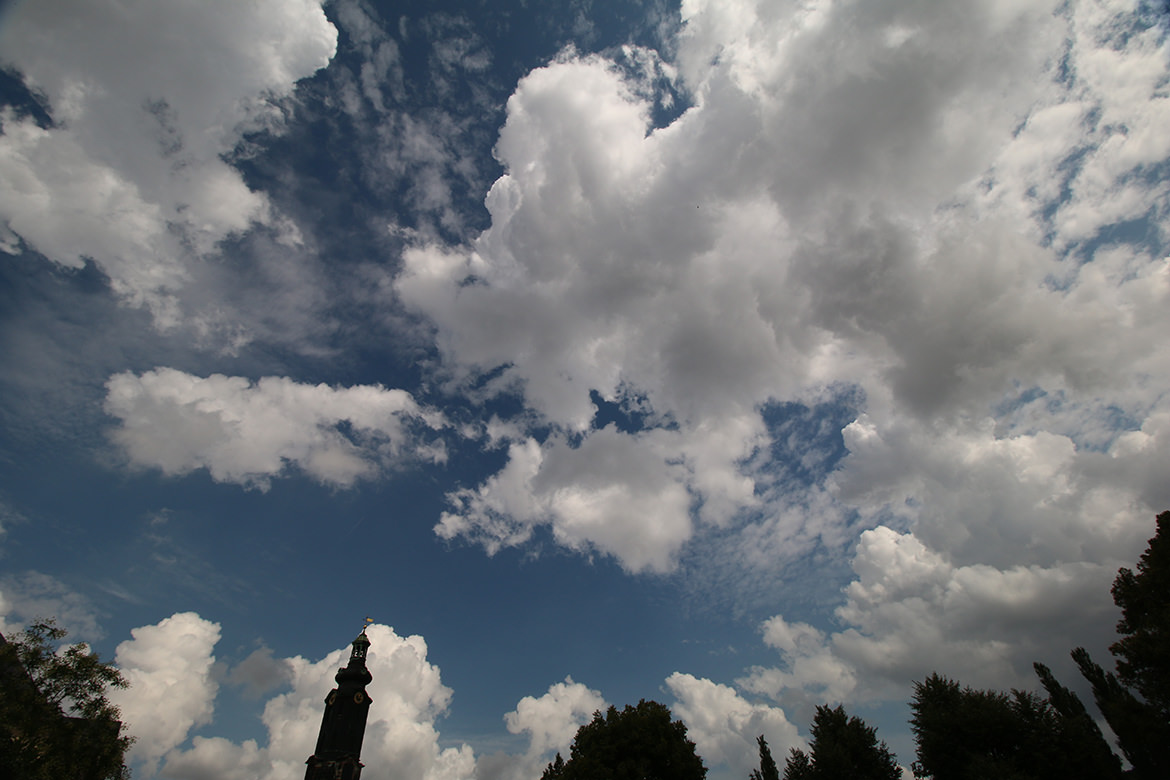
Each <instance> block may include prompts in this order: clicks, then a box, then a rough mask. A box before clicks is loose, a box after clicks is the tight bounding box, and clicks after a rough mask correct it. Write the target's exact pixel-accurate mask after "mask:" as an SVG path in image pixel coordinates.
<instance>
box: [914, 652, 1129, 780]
mask: <svg viewBox="0 0 1170 780" xmlns="http://www.w3.org/2000/svg"><path fill="white" fill-rule="evenodd" d="M1037 666H1038V668H1037V673H1038V674H1039V675H1040V679H1041V682H1043V683H1044V685H1045V688H1046V689H1048V692H1049V698H1047V699H1045V698H1042V697H1040V696H1038V695H1036V694H1034V693H1029V692H1027V691H1016V690H1013V691H1012V692H1011V693H1003V692H1002V691H981V690H974V689H972V688H970V687H963V688H961V687H960V686H959V683H957V682H955V681H953V680H948V679H946V678H945V677H940V676H939V675H937V674H932V675H931V676H930V677H928V678H926V680H924V681H923V682H921V683H916V684H915V686H914V698H913V700H912V701H911V704H910V707H911V710H912V712H913V716H912V718H911V720H910V725H911V728H912V729H913V731H914V736H915V740H916V742H917V747H918V760H917V761H916V762H915V764H914V775H915V777H918V778H932V779H933V780H976V778H985V777H996V778H1020V779H1021V780H1024V779H1027V780H1050V779H1051V780H1074V779H1075V780H1107V779H1108V778H1117V777H1119V776H1120V772H1121V766H1120V764H1119V763H1118V762H1117V759H1116V757H1115V756H1113V755H1112V753H1111V752H1110V751H1109V747H1108V745H1107V744H1106V743H1105V738H1104V737H1103V736H1102V735H1101V732H1100V729H1098V728H1097V725H1096V724H1095V723H1094V722H1093V721H1092V719H1091V718H1090V717H1089V716H1088V713H1087V712H1086V711H1085V708H1084V705H1083V704H1081V702H1080V699H1078V698H1077V697H1076V696H1075V694H1073V693H1072V692H1071V691H1069V690H1068V689H1067V688H1064V687H1063V686H1060V685H1059V683H1057V682H1056V680H1055V679H1054V678H1053V677H1052V675H1051V673H1050V672H1049V671H1048V669H1047V667H1044V666H1043V665H1037Z"/></svg>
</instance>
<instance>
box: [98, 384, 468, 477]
mask: <svg viewBox="0 0 1170 780" xmlns="http://www.w3.org/2000/svg"><path fill="white" fill-rule="evenodd" d="M106 388H107V391H108V392H107V396H106V401H105V410H106V412H107V413H108V414H110V415H111V416H114V417H117V418H118V419H119V420H120V425H119V427H118V428H116V429H115V430H114V431H113V433H112V435H113V438H114V440H115V441H116V442H117V443H118V444H119V445H120V446H121V447H122V448H123V449H124V450H125V452H126V454H127V456H128V457H129V459H130V461H131V463H133V464H134V465H137V466H142V467H147V468H157V469H160V470H161V471H162V472H163V473H165V474H172V475H173V474H185V473H188V472H190V471H193V470H195V469H199V468H206V469H207V470H208V471H209V472H210V473H211V476H212V477H213V478H214V479H216V480H217V481H220V482H234V483H238V484H242V485H249V486H256V487H261V488H264V487H266V486H267V485H268V481H269V480H270V479H271V478H272V477H276V476H279V475H281V474H282V473H283V472H285V470H286V469H287V468H288V466H289V465H295V466H296V467H297V468H299V469H300V470H302V471H303V472H305V473H307V474H309V475H311V476H313V477H315V478H316V479H318V480H320V481H321V482H324V483H327V484H333V485H338V486H343V487H345V486H349V485H352V484H353V483H354V482H355V481H356V480H358V479H362V478H369V477H372V476H374V475H375V474H377V473H378V472H379V470H380V469H381V468H383V467H384V466H386V465H389V464H393V463H396V462H400V461H402V460H404V459H409V458H421V459H425V460H431V461H441V460H443V458H444V453H445V450H444V449H443V448H442V445H441V442H435V441H427V440H424V439H423V438H422V436H421V433H418V431H421V430H422V429H429V430H435V429H438V428H441V427H442V426H443V419H442V416H441V415H439V414H438V413H436V412H432V411H429V410H427V409H424V408H423V407H420V406H419V405H418V404H416V403H415V401H414V399H413V398H412V397H411V395H410V393H407V392H406V391H404V390H392V389H386V388H384V387H381V386H379V385H357V386H354V387H348V388H334V387H329V386H327V385H308V384H301V383H298V382H295V381H293V380H291V379H288V378H284V377H264V378H262V379H260V380H259V381H257V382H256V383H255V384H253V383H252V382H250V381H249V380H247V379H245V378H243V377H227V376H223V375H221V374H213V375H211V376H209V377H205V378H204V377H197V376H192V375H191V374H187V373H184V372H182V371H177V370H175V369H171V368H158V369H155V370H153V371H147V372H146V373H144V374H141V375H136V374H133V373H130V372H126V373H122V374H116V375H114V376H112V377H111V378H110V380H109V381H108V382H107V384H106ZM342 427H345V428H347V429H348V433H345V432H343V430H342Z"/></svg>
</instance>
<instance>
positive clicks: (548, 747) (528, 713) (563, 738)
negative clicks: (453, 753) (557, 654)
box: [504, 677, 606, 771]
mask: <svg viewBox="0 0 1170 780" xmlns="http://www.w3.org/2000/svg"><path fill="white" fill-rule="evenodd" d="M605 708H606V703H605V699H603V698H602V697H601V694H600V693H598V692H597V691H594V690H590V689H589V688H588V687H586V686H584V685H582V684H581V683H578V682H573V678H571V677H566V678H565V681H564V682H559V683H554V684H553V685H550V686H549V687H548V692H547V693H545V694H544V695H542V696H540V697H532V696H525V697H524V698H523V699H521V700H520V701H519V702H517V703H516V709H514V710H513V711H511V712H509V713H508V714H506V715H505V716H504V723H505V724H507V727H508V731H509V732H511V733H512V734H521V733H527V734H528V736H529V742H528V756H529V757H530V758H534V759H545V760H546V759H547V758H548V757H549V755H550V754H552V753H553V752H554V751H559V752H560V753H562V754H563V755H564V756H566V757H567V756H568V752H569V745H570V744H571V743H572V741H573V737H575V736H576V734H577V729H579V728H580V727H581V726H583V725H585V724H586V723H588V722H589V720H590V719H591V718H592V717H593V713H595V712H598V711H602V710H604V709H605ZM535 769H536V771H540V769H541V767H539V766H537V767H535Z"/></svg>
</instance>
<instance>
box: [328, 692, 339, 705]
mask: <svg viewBox="0 0 1170 780" xmlns="http://www.w3.org/2000/svg"><path fill="white" fill-rule="evenodd" d="M335 701H337V691H333V692H332V693H330V694H329V698H328V699H326V700H325V703H326V704H332V703H333V702H335Z"/></svg>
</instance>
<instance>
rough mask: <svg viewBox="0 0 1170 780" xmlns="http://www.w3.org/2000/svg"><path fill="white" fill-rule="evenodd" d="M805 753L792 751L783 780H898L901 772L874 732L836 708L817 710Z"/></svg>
mask: <svg viewBox="0 0 1170 780" xmlns="http://www.w3.org/2000/svg"><path fill="white" fill-rule="evenodd" d="M809 731H810V732H811V733H812V740H811V741H810V742H809V752H808V754H807V755H806V754H805V753H804V752H803V751H801V750H797V749H795V748H793V750H792V752H791V753H790V754H789V756H788V762H787V764H786V765H785V767H784V780H800V779H801V778H808V779H809V780H830V779H835V778H845V777H847V778H851V780H899V778H900V777H901V776H902V771H901V770H900V769H899V768H898V762H897V761H895V760H894V756H893V755H892V754H891V753H890V751H889V748H887V747H886V743H884V742H879V741H878V738H877V730H876V729H874V728H873V727H872V726H867V725H866V723H865V721H863V720H862V719H861V718H858V717H850V716H849V715H848V714H847V713H846V712H845V708H844V707H841V706H840V705H838V706H837V707H834V708H832V709H830V708H829V707H827V706H821V707H817V712H816V715H815V716H813V723H812V728H811V729H810V730H809Z"/></svg>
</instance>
